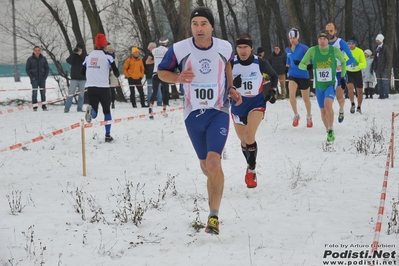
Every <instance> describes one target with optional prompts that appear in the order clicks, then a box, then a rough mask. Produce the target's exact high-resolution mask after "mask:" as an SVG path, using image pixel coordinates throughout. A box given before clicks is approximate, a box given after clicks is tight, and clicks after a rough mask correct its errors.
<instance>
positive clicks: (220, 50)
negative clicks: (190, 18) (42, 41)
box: [158, 37, 233, 119]
mask: <svg viewBox="0 0 399 266" xmlns="http://www.w3.org/2000/svg"><path fill="white" fill-rule="evenodd" d="M232 58H233V48H232V46H231V44H230V43H229V42H228V41H225V40H221V39H218V38H212V45H211V46H210V47H209V48H199V47H197V46H196V45H195V44H194V38H192V37H191V38H188V39H185V40H183V41H180V42H177V43H175V44H173V46H172V47H171V48H169V50H168V51H167V52H166V54H165V56H164V58H163V60H162V62H161V63H160V64H159V65H158V70H169V71H175V69H176V68H178V69H179V70H180V72H181V71H183V70H186V69H189V68H191V69H192V71H193V73H194V74H195V78H194V79H193V81H192V83H183V84H180V91H181V92H182V93H183V94H184V96H183V99H184V111H183V114H184V119H186V118H187V117H188V115H189V114H190V113H191V112H192V111H194V110H198V109H217V110H221V111H223V112H226V113H228V112H229V100H228V96H227V94H228V90H227V88H226V87H227V86H226V85H227V84H226V73H225V68H226V64H228V63H229V61H230V60H231V59H232Z"/></svg>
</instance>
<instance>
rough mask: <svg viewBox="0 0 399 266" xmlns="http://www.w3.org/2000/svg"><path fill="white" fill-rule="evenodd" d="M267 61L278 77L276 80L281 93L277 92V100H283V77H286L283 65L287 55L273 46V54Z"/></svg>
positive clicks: (284, 95) (284, 90)
mask: <svg viewBox="0 0 399 266" xmlns="http://www.w3.org/2000/svg"><path fill="white" fill-rule="evenodd" d="M267 61H269V63H270V65H271V66H272V68H273V69H274V71H276V73H277V75H278V80H279V81H280V86H281V92H278V98H279V99H285V98H286V96H287V93H286V89H285V76H286V67H285V63H286V61H287V54H286V53H285V52H284V51H281V49H280V47H279V46H278V45H276V46H274V51H273V53H272V54H271V55H270V56H269V58H268V59H267ZM277 91H278V90H277Z"/></svg>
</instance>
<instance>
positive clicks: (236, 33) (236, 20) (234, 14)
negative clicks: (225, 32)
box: [225, 0, 240, 39]
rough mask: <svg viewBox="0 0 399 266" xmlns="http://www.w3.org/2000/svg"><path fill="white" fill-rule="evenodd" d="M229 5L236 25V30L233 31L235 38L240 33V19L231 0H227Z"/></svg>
mask: <svg viewBox="0 0 399 266" xmlns="http://www.w3.org/2000/svg"><path fill="white" fill-rule="evenodd" d="M225 1H226V4H227V7H228V9H229V13H230V16H231V18H232V19H233V25H234V31H235V32H233V38H234V39H235V37H236V36H237V35H238V34H239V33H240V27H239V26H238V19H237V15H236V12H235V11H234V8H233V7H232V5H231V3H230V1H229V0H225Z"/></svg>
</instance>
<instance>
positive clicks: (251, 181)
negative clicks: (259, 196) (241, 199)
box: [245, 167, 258, 188]
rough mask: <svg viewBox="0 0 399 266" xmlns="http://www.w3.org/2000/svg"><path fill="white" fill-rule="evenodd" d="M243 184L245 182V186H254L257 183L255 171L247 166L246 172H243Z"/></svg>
mask: <svg viewBox="0 0 399 266" xmlns="http://www.w3.org/2000/svg"><path fill="white" fill-rule="evenodd" d="M245 184H247V188H256V186H257V185H258V181H257V179H256V171H255V170H250V169H249V167H247V172H246V173H245Z"/></svg>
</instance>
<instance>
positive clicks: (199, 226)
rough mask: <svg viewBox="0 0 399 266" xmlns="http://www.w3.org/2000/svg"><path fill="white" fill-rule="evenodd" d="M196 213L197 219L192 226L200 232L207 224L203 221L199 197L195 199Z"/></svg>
mask: <svg viewBox="0 0 399 266" xmlns="http://www.w3.org/2000/svg"><path fill="white" fill-rule="evenodd" d="M193 212H195V213H196V217H195V220H194V221H192V222H191V224H190V226H191V227H192V228H194V230H195V231H196V232H197V233H198V232H199V231H200V230H202V229H203V228H205V227H206V224H205V223H203V222H202V221H201V217H200V210H199V207H198V199H194V210H193Z"/></svg>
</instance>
